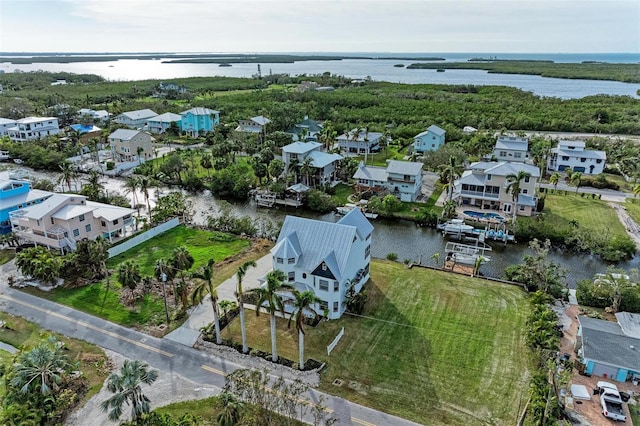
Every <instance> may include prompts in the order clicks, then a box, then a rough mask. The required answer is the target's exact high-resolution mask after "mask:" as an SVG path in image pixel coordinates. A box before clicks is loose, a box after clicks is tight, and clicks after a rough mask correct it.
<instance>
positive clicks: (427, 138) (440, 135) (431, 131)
mask: <svg viewBox="0 0 640 426" xmlns="http://www.w3.org/2000/svg"><path fill="white" fill-rule="evenodd" d="M446 133H447V132H446V131H445V130H443V129H441V128H440V127H438V126H436V125H435V124H432V125H431V126H429V128H428V129H427V130H425V131H424V132H422V133H419V134H417V135H415V136H414V137H413V151H414V152H415V153H417V154H424V153H425V152H427V151H435V150H436V149H438V148H440V147H441V146H442V145H444V142H445V141H444V137H445V134H446Z"/></svg>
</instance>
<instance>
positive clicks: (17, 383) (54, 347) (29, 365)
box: [11, 338, 74, 396]
mask: <svg viewBox="0 0 640 426" xmlns="http://www.w3.org/2000/svg"><path fill="white" fill-rule="evenodd" d="M72 367H74V366H73V365H72V364H70V363H69V361H68V360H67V356H66V355H65V354H64V352H62V344H61V342H58V341H57V340H56V339H55V338H50V339H49V341H48V342H46V343H40V344H39V345H38V346H36V347H35V348H33V349H31V350H30V351H28V352H22V353H21V354H20V355H19V356H18V358H17V360H16V362H15V363H14V365H13V370H14V376H13V378H12V379H11V386H13V387H14V388H17V389H20V393H22V394H30V393H35V392H37V393H39V394H41V395H43V396H47V395H49V394H50V393H51V392H53V391H56V390H57V389H58V386H60V384H61V383H62V380H63V378H64V375H65V374H66V373H68V372H69V371H70V370H71V369H72Z"/></svg>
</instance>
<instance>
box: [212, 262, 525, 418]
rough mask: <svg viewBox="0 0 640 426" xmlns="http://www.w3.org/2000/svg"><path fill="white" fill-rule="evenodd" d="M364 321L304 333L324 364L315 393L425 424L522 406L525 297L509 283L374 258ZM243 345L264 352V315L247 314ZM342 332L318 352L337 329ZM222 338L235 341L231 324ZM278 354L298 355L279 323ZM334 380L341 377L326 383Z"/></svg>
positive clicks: (312, 354)
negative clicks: (333, 345)
mask: <svg viewBox="0 0 640 426" xmlns="http://www.w3.org/2000/svg"><path fill="white" fill-rule="evenodd" d="M371 266H372V267H371V271H372V279H371V281H370V282H369V284H368V285H367V292H368V298H369V299H368V300H369V301H368V302H367V308H366V311H365V313H364V315H365V318H358V317H353V316H349V315H345V316H343V318H342V319H340V320H336V321H329V322H322V323H320V325H318V326H317V327H315V328H311V327H308V328H307V332H306V338H305V343H306V348H305V355H306V357H307V358H314V359H316V360H319V361H323V362H327V369H326V370H325V371H324V372H323V374H322V384H321V386H320V388H321V389H322V390H323V391H326V392H329V393H332V394H337V395H340V396H342V397H345V398H348V399H349V400H352V401H354V402H358V403H361V404H364V405H367V406H370V407H373V408H376V409H380V410H382V411H385V412H388V413H392V414H395V415H398V416H401V417H405V418H408V419H411V420H414V421H417V422H421V423H424V422H428V423H431V424H465V425H470V424H513V423H514V422H515V421H516V418H517V413H518V410H519V409H520V410H521V409H522V407H524V404H525V403H526V399H527V396H526V391H525V389H526V388H527V384H528V356H527V353H528V350H527V349H526V346H525V343H524V336H525V319H526V316H527V312H528V309H529V308H528V304H527V302H526V296H525V294H524V293H523V292H522V291H521V290H520V289H518V288H516V287H511V286H504V285H499V284H495V283H490V282H487V281H483V280H478V279H473V278H469V277H465V276H460V275H454V274H450V273H444V272H439V271H432V270H427V269H421V268H414V269H407V268H406V267H405V266H404V265H400V264H398V263H394V262H388V261H374V262H373V263H372V265H371ZM247 319H248V326H247V329H248V338H249V345H250V346H251V347H252V348H255V349H260V350H263V351H265V352H268V351H270V350H271V344H270V337H269V336H270V335H269V320H268V315H266V314H261V315H260V317H256V316H255V315H254V314H253V313H252V312H250V313H249V315H247ZM342 327H344V328H345V335H344V337H343V338H342V340H341V341H340V343H339V344H338V345H337V347H336V349H335V350H334V351H333V352H332V353H331V356H327V349H326V347H327V345H328V344H329V343H330V342H331V341H332V340H333V339H334V337H335V336H336V335H337V334H338V332H339V331H340V329H341V328H342ZM223 337H225V338H230V339H233V340H234V341H235V342H240V341H241V339H240V329H239V321H238V320H234V321H233V322H232V323H231V324H230V325H229V326H228V327H227V328H226V329H225V330H224V331H223ZM278 351H279V354H280V355H281V356H284V357H286V358H289V359H291V360H294V361H297V359H298V358H297V353H298V352H297V333H295V331H294V330H293V329H287V324H286V321H284V320H278ZM336 379H339V380H340V381H341V382H342V384H341V385H339V386H338V385H334V384H333V383H334V381H335V380H336Z"/></svg>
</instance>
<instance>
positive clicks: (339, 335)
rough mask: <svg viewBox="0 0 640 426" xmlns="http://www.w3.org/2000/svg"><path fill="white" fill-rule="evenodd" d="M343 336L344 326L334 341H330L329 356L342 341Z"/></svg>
mask: <svg viewBox="0 0 640 426" xmlns="http://www.w3.org/2000/svg"><path fill="white" fill-rule="evenodd" d="M342 336H344V327H342V330H340V333H338V335H337V336H336V338H335V339H333V342H331V343H329V346H327V356H329V355H331V351H332V350H334V349H335V347H336V345H337V344H338V342H340V339H342Z"/></svg>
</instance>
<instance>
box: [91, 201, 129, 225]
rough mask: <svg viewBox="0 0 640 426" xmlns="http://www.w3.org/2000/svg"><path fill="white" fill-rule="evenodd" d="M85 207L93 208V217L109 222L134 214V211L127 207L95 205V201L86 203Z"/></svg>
mask: <svg viewBox="0 0 640 426" xmlns="http://www.w3.org/2000/svg"><path fill="white" fill-rule="evenodd" d="M87 206H89V207H91V208H93V217H96V218H103V219H106V220H110V221H113V220H116V219H120V218H121V217H124V216H126V215H130V214H133V213H135V210H133V209H130V208H127V207H120V206H112V205H111V204H104V203H96V202H95V201H87Z"/></svg>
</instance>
